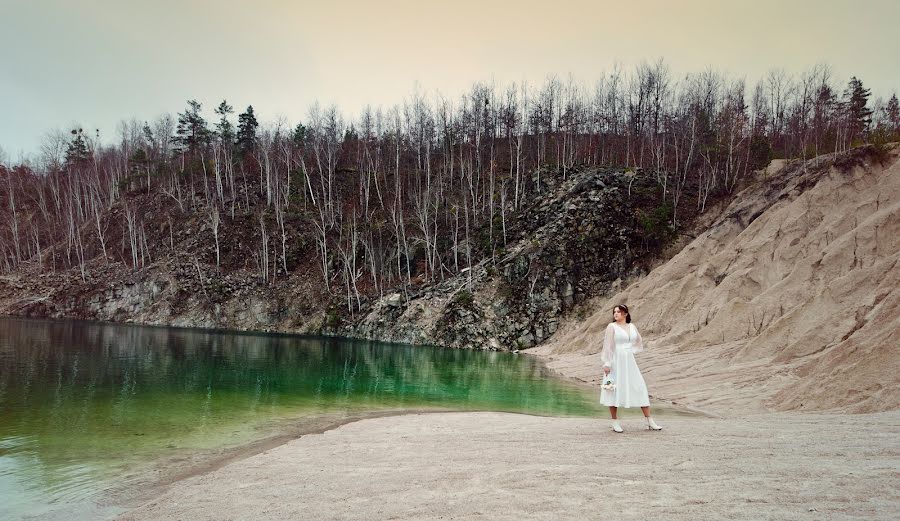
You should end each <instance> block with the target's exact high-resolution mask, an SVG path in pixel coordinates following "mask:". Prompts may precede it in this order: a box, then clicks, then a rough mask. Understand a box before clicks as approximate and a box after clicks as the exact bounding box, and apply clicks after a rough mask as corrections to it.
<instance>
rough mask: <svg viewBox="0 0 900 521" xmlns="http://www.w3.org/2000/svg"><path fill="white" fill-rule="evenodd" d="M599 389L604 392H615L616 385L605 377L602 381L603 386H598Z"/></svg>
mask: <svg viewBox="0 0 900 521" xmlns="http://www.w3.org/2000/svg"><path fill="white" fill-rule="evenodd" d="M600 388H601V389H603V390H604V391H615V390H616V384H614V383H613V381H612V380H610V378H609V377H608V376H607V377H606V378H605V379H604V380H603V384H602V385H600Z"/></svg>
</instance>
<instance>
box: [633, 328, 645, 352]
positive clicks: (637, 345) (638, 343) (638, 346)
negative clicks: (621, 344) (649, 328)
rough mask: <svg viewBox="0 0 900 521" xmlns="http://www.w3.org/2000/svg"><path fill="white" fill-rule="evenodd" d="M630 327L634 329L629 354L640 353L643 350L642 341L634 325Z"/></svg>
mask: <svg viewBox="0 0 900 521" xmlns="http://www.w3.org/2000/svg"><path fill="white" fill-rule="evenodd" d="M631 327H632V329H634V342H632V343H631V352H632V353H640V352H641V351H643V350H644V339H643V338H641V334H640V332H638V328H637V326H636V325H634V324H631Z"/></svg>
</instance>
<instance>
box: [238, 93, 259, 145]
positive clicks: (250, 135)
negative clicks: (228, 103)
mask: <svg viewBox="0 0 900 521" xmlns="http://www.w3.org/2000/svg"><path fill="white" fill-rule="evenodd" d="M257 127H259V123H257V122H256V116H255V115H254V114H253V105H250V106H248V107H247V110H246V111H244V113H243V114H241V115H240V116H238V133H237V144H238V147H240V149H241V150H242V151H243V152H245V153H246V152H252V151H253V149H254V147H255V146H256V128H257Z"/></svg>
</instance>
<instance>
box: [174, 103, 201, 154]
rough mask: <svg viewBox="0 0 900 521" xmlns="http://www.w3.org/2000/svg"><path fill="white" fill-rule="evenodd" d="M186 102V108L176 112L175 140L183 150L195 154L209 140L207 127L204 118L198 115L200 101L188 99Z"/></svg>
mask: <svg viewBox="0 0 900 521" xmlns="http://www.w3.org/2000/svg"><path fill="white" fill-rule="evenodd" d="M187 103H188V108H187V110H186V111H184V112H182V113H180V114H178V127H177V129H176V131H175V133H176V134H177V135H178V137H177V138H176V141H177V142H178V144H179V145H181V149H182V150H183V151H186V152H187V153H188V154H195V153H197V152H198V151H199V150H200V148H201V147H203V146H205V145H206V144H207V143H208V142H209V129H208V128H207V127H206V120H205V119H203V116H201V115H200V107H201V105H200V103H199V102H198V101H196V100H189V101H188V102H187Z"/></svg>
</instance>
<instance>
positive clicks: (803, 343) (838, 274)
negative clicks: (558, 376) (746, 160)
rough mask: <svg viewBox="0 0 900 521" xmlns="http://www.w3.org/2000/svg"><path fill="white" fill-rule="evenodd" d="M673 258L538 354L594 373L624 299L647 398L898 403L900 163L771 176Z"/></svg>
mask: <svg viewBox="0 0 900 521" xmlns="http://www.w3.org/2000/svg"><path fill="white" fill-rule="evenodd" d="M768 175H769V176H770V177H769V178H768V179H765V180H761V181H760V182H759V183H757V184H755V185H753V186H751V187H749V188H747V189H746V190H744V192H742V193H741V194H740V195H739V196H738V197H737V198H736V200H735V201H734V202H733V203H732V204H731V206H730V207H728V209H727V210H725V212H724V213H723V214H722V216H721V217H720V218H719V219H718V220H717V221H716V222H715V223H714V224H713V225H712V226H711V227H710V228H709V229H707V230H706V231H705V232H704V233H702V234H701V235H699V236H698V237H697V238H696V239H695V240H694V241H693V242H691V243H690V244H689V245H688V246H687V247H685V248H684V249H683V250H682V251H681V252H680V253H679V254H678V255H676V256H675V257H674V258H672V259H671V260H670V261H669V262H667V263H665V264H664V265H662V266H660V267H658V268H657V269H655V270H653V271H652V272H651V273H650V274H649V275H648V276H647V277H645V278H643V279H641V280H639V281H637V282H636V283H634V284H632V285H630V286H628V287H627V288H625V289H624V290H623V291H621V292H620V293H619V294H617V295H614V296H613V297H612V298H609V299H608V300H606V301H605V302H601V303H599V306H598V307H597V311H596V313H595V314H594V315H592V316H591V317H589V318H588V319H587V320H585V321H584V322H581V323H578V324H572V325H570V326H569V327H568V328H563V329H561V331H560V333H558V334H557V335H556V336H555V337H554V338H553V339H551V341H550V342H549V343H548V344H546V345H544V346H541V347H538V348H535V349H533V350H531V352H534V353H536V354H538V355H542V356H546V357H548V358H549V359H550V361H549V365H550V366H551V367H552V368H555V369H557V370H559V371H561V372H562V373H564V374H568V375H571V376H575V377H578V378H581V379H583V380H586V381H590V382H595V381H597V378H598V375H599V371H600V361H599V356H598V355H597V352H598V350H599V345H598V339H599V338H600V337H601V332H602V331H603V328H604V327H605V326H606V324H607V323H608V322H609V320H610V318H609V317H610V316H611V313H612V312H611V308H612V306H614V305H615V304H616V303H619V302H622V303H627V304H628V305H629V306H630V307H631V308H632V310H633V311H634V315H635V322H636V324H637V325H638V326H639V327H640V328H641V330H642V333H643V334H644V337H645V339H648V340H649V342H648V345H649V348H648V349H647V351H646V352H645V353H643V354H641V355H639V359H638V362H639V364H640V365H641V367H642V370H644V372H645V376H646V377H647V380H648V383H649V384H650V387H651V394H653V395H655V396H657V397H662V398H665V399H670V400H674V401H677V402H683V403H689V404H692V405H695V406H698V407H701V408H704V409H707V410H711V411H716V412H720V413H725V412H741V413H743V412H747V411H762V410H767V409H776V410H787V409H802V410H809V409H815V410H824V409H832V410H842V411H846V412H868V411H883V410H893V409H897V408H898V407H900V349H898V348H900V264H898V261H900V161H898V155H897V152H896V149H895V151H894V152H892V154H891V155H890V157H889V158H888V160H887V162H885V163H884V165H883V166H882V165H881V164H877V163H874V162H872V161H871V159H865V158H863V161H862V164H860V165H857V166H854V167H850V168H847V167H835V166H832V165H829V164H827V163H826V164H825V165H824V166H820V167H818V168H817V167H816V166H815V164H814V163H813V162H812V161H810V162H809V163H807V164H806V165H805V168H804V165H802V164H794V165H789V166H786V167H783V168H782V169H780V170H777V171H775V172H769V173H768Z"/></svg>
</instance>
